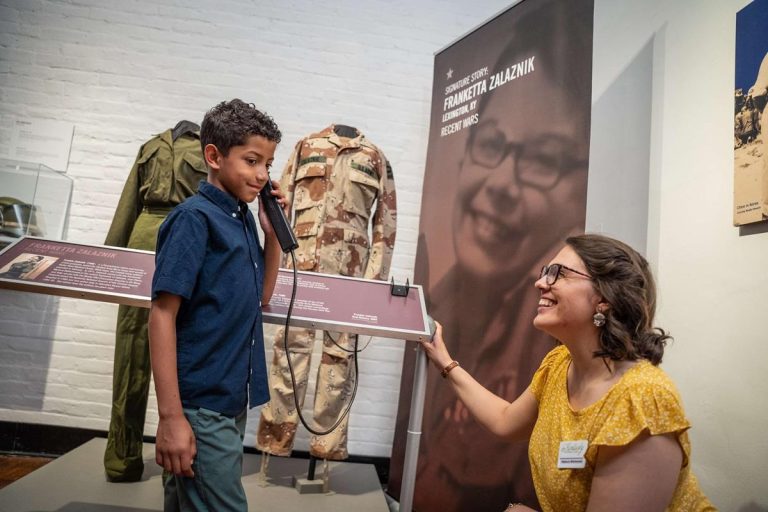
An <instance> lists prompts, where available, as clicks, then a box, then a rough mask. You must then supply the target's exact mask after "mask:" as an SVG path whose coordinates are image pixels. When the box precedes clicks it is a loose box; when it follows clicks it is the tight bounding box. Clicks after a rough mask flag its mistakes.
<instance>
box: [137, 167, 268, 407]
mask: <svg viewBox="0 0 768 512" xmlns="http://www.w3.org/2000/svg"><path fill="white" fill-rule="evenodd" d="M263 269H264V252H263V250H262V248H261V245H260V244H259V237H258V233H257V231H256V223H255V221H254V218H253V215H252V214H251V212H250V211H249V210H248V205H246V204H245V203H243V202H241V201H237V200H236V199H235V198H234V197H232V196H231V195H229V194H228V193H226V192H224V191H222V190H219V189H218V188H216V187H215V186H213V185H211V184H210V183H207V182H201V183H200V188H199V191H198V193H197V195H195V196H193V197H191V198H189V199H188V200H186V201H185V202H183V203H182V204H180V205H179V206H177V207H176V208H175V209H174V210H173V211H172V212H171V213H170V215H168V218H167V219H166V220H165V222H163V224H162V226H160V231H159V232H158V237H157V253H156V255H155V274H154V277H153V279H152V300H154V299H156V298H157V296H158V294H159V293H161V292H166V293H171V294H174V295H179V296H181V297H182V298H183V300H182V303H181V306H180V308H179V312H178V315H177V317H176V352H177V355H176V357H177V368H178V374H179V391H180V393H181V403H182V405H183V406H184V407H193V408H194V407H204V408H206V409H211V410H213V411H217V412H220V413H222V414H225V415H227V416H236V415H238V414H240V413H241V412H242V411H243V410H244V409H245V407H246V404H249V405H250V407H255V406H257V405H260V404H263V403H265V402H267V401H268V400H269V387H268V382H267V370H266V361H265V358H264V334H263V331H262V318H261V305H260V304H261V294H262V288H263V283H264V271H263ZM249 384H250V401H249V399H248V397H249Z"/></svg>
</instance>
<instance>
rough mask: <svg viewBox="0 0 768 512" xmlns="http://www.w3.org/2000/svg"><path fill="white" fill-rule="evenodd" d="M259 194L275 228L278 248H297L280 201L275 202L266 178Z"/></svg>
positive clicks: (286, 249)
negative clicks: (278, 243)
mask: <svg viewBox="0 0 768 512" xmlns="http://www.w3.org/2000/svg"><path fill="white" fill-rule="evenodd" d="M259 195H261V207H262V208H264V210H265V212H266V214H267V217H268V218H269V222H270V224H272V229H274V230H275V234H276V235H277V240H278V241H279V242H280V248H281V249H282V250H283V252H284V253H288V252H291V251H292V250H294V249H296V248H298V247H299V243H298V242H297V241H296V237H295V236H294V234H293V230H292V229H291V225H290V224H289V223H288V219H286V218H285V212H283V208H282V207H281V206H280V203H278V202H277V198H276V197H275V196H273V195H272V181H271V180H269V179H268V180H267V182H266V183H265V184H264V187H263V188H262V189H261V192H259Z"/></svg>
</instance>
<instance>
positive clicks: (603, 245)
mask: <svg viewBox="0 0 768 512" xmlns="http://www.w3.org/2000/svg"><path fill="white" fill-rule="evenodd" d="M565 243H566V244H568V246H570V247H571V248H572V249H573V250H574V251H575V252H576V254H578V255H579V257H580V258H581V260H582V261H583V262H584V265H585V266H586V267H587V270H588V272H589V274H590V275H591V276H592V279H593V282H594V286H595V289H596V290H597V293H599V294H600V295H601V296H602V297H603V300H604V301H605V302H607V303H608V304H609V305H610V309H609V310H608V311H606V312H604V313H605V317H606V318H605V325H604V326H603V327H601V328H600V349H599V350H597V351H595V353H594V355H595V357H604V358H608V359H611V360H613V361H623V360H629V361H634V360H637V359H647V360H648V361H650V362H651V363H652V364H654V365H658V364H659V363H661V359H662V358H663V357H664V347H665V345H666V344H667V341H668V340H670V339H672V338H671V336H669V335H668V334H667V333H666V332H665V331H664V330H663V329H660V328H658V327H654V326H653V318H654V315H655V314H656V284H655V283H654V280H653V275H652V274H651V269H650V268H649V266H648V261H646V259H645V258H644V257H643V256H642V255H641V254H640V253H638V252H637V251H635V250H634V249H632V248H631V247H630V246H628V245H627V244H625V243H624V242H620V241H618V240H614V239H613V238H609V237H607V236H603V235H595V234H585V235H578V236H572V237H569V238H568V239H566V241H565Z"/></svg>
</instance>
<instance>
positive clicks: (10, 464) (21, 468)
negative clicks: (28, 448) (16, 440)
mask: <svg viewBox="0 0 768 512" xmlns="http://www.w3.org/2000/svg"><path fill="white" fill-rule="evenodd" d="M52 460H53V459H52V458H49V457H28V456H23V455H0V489H2V488H3V487H5V486H6V485H8V484H10V483H13V482H15V481H16V480H18V479H19V478H21V477H23V476H24V475H27V474H29V473H31V472H33V471H34V470H36V469H37V468H39V467H42V466H45V465H46V464H48V463H49V462H51V461H52Z"/></svg>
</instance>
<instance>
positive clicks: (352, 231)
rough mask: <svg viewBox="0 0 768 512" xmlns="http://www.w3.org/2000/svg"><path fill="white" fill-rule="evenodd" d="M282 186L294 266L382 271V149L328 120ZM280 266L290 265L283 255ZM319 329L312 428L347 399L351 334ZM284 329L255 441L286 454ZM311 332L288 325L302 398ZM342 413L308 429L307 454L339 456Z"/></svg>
mask: <svg viewBox="0 0 768 512" xmlns="http://www.w3.org/2000/svg"><path fill="white" fill-rule="evenodd" d="M281 188H282V190H283V191H285V195H286V199H287V200H288V203H289V204H290V205H291V208H292V210H293V212H294V213H293V229H294V233H295V234H296V238H297V240H298V243H299V248H298V249H297V250H296V267H297V269H298V270H304V271H311V272H322V273H325V274H339V275H345V276H351V277H364V278H366V279H380V280H386V279H387V277H388V276H389V268H390V263H391V260H392V250H393V248H394V244H395V231H396V198H395V182H394V178H393V176H392V168H391V167H390V165H389V162H388V161H387V159H386V157H385V156H384V154H383V153H382V152H381V150H379V149H378V148H377V147H376V146H375V145H374V144H372V143H371V142H369V141H368V140H367V139H366V137H365V136H364V135H363V134H362V133H360V132H359V131H358V130H357V129H356V128H354V127H351V126H346V125H331V126H329V127H327V128H325V129H324V130H322V131H320V132H318V133H314V134H312V135H309V136H308V137H306V138H304V139H302V140H301V141H299V143H298V144H296V147H295V149H294V151H293V153H292V154H291V157H290V158H289V160H288V163H287V164H286V166H285V170H284V171H283V176H282V178H281ZM369 231H371V232H372V236H370V237H369ZM286 266H287V267H289V268H290V262H288V265H286ZM321 332H322V338H323V355H322V360H321V362H320V368H319V370H318V374H317V385H316V394H315V402H314V404H315V405H314V419H315V424H316V425H317V428H318V429H320V430H326V429H328V428H330V427H331V426H332V425H333V424H334V423H335V422H336V420H337V418H338V416H339V414H340V413H341V411H342V410H343V409H344V407H345V405H346V403H347V400H349V390H348V388H347V383H348V378H349V376H350V369H351V364H350V362H351V360H352V356H353V350H354V345H355V343H354V342H355V338H354V335H349V334H346V333H334V332H328V331H321ZM283 333H284V329H283V328H279V329H278V330H277V333H276V335H275V339H274V358H273V361H272V367H271V371H270V375H269V378H270V388H271V395H272V396H271V400H270V402H269V404H267V405H266V406H265V407H264V408H263V409H262V412H261V418H260V421H259V429H258V433H257V441H256V443H257V447H258V448H259V449H260V450H261V451H262V452H265V453H267V454H272V455H280V456H288V455H290V454H291V451H292V449H293V442H294V437H295V434H296V427H297V423H298V415H297V413H296V410H295V404H294V399H293V386H292V383H291V376H290V372H289V370H288V365H287V361H286V358H285V350H284V345H283ZM315 336H316V331H314V330H308V329H294V328H292V329H290V330H289V333H288V346H289V350H290V352H291V363H292V365H293V368H294V372H295V374H296V381H297V382H296V384H297V386H296V388H297V390H298V393H299V395H300V396H299V397H298V399H299V403H301V404H303V402H304V394H305V393H306V389H307V379H308V373H309V365H310V357H311V354H312V346H313V345H314V342H315ZM348 420H349V418H348V417H347V418H345V419H344V421H342V423H341V424H340V425H339V427H338V428H336V429H335V430H334V431H333V432H331V433H330V434H328V435H325V436H312V438H311V440H310V454H311V455H312V456H313V457H316V458H320V459H325V460H328V459H330V460H344V459H346V458H347V457H348V453H347V425H348Z"/></svg>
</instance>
